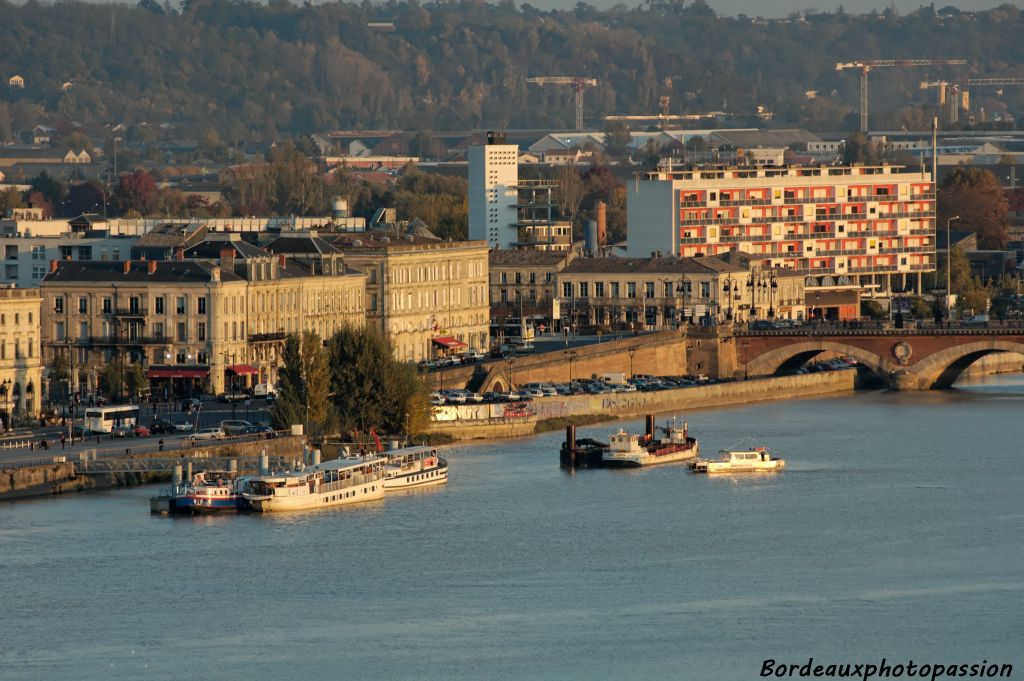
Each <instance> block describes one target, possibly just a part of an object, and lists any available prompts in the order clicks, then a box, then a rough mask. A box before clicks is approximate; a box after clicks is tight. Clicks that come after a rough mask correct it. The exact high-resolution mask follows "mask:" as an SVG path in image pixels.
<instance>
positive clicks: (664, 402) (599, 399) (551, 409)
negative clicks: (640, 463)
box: [430, 370, 859, 440]
mask: <svg viewBox="0 0 1024 681" xmlns="http://www.w3.org/2000/svg"><path fill="white" fill-rule="evenodd" d="M858 385H859V384H858V373H857V372H856V371H852V370H849V371H823V372H820V373H815V374H801V375H797V376H778V377H772V378H757V379H751V380H749V381H729V382H725V383H712V384H708V385H698V386H690V387H686V388H677V389H675V390H661V391H657V392H648V393H643V392H638V393H612V394H606V395H570V396H563V397H540V398H536V399H534V400H533V401H531V402H529V405H530V408H531V410H532V411H533V414H530V415H528V416H522V417H519V418H509V417H503V418H500V419H483V418H479V415H480V407H479V406H477V405H472V406H468V405H467V406H465V407H463V406H458V407H446V408H445V415H446V418H447V420H445V421H435V422H433V423H432V424H431V427H430V431H431V432H435V433H445V434H448V435H450V436H451V437H453V438H455V439H458V440H475V439H496V438H502V437H516V436H521V435H532V434H534V433H537V432H543V430H544V429H543V428H539V427H538V426H539V424H545V423H551V422H553V419H558V420H559V421H558V422H559V423H561V425H563V426H564V425H568V424H571V423H574V421H573V419H576V418H580V419H583V421H581V422H580V423H576V425H584V421H585V419H584V417H590V416H591V415H597V416H599V417H602V419H603V420H615V419H624V418H634V417H637V416H643V415H645V414H658V413H667V412H678V411H680V410H685V411H687V412H689V411H693V410H698V409H708V408H713V407H728V406H735V405H744V404H751V403H755V402H763V401H768V400H781V399H792V398H803V397H817V396H820V395H829V394H834V393H841V392H851V391H853V390H855V389H856V388H857V387H858Z"/></svg>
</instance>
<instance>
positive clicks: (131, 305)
mask: <svg viewBox="0 0 1024 681" xmlns="http://www.w3.org/2000/svg"><path fill="white" fill-rule="evenodd" d="M128 311H129V312H130V313H131V314H139V297H138V296H129V298H128Z"/></svg>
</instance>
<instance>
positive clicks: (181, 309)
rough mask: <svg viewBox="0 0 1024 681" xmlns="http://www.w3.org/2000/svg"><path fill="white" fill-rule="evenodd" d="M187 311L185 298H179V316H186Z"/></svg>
mask: <svg viewBox="0 0 1024 681" xmlns="http://www.w3.org/2000/svg"><path fill="white" fill-rule="evenodd" d="M186 309H187V307H186V306H185V296H178V308H177V312H178V314H185V310H186Z"/></svg>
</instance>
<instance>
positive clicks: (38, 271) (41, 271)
mask: <svg viewBox="0 0 1024 681" xmlns="http://www.w3.org/2000/svg"><path fill="white" fill-rule="evenodd" d="M14 276H15V277H16V276H18V275H17V270H15V275H14ZM45 276H46V268H45V267H41V266H40V265H36V266H35V267H33V268H32V279H33V280H34V281H39V280H40V279H42V278H43V277H45Z"/></svg>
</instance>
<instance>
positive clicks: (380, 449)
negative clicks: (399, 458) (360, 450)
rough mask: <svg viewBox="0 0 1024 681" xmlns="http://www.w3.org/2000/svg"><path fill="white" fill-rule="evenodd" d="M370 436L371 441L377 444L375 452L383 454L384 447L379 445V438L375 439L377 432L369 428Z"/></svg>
mask: <svg viewBox="0 0 1024 681" xmlns="http://www.w3.org/2000/svg"><path fill="white" fill-rule="evenodd" d="M370 435H372V436H373V441H374V442H376V443H377V451H378V452H383V451H384V445H383V444H381V441H380V438H379V437H377V431H375V430H374V429H373V428H370Z"/></svg>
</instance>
